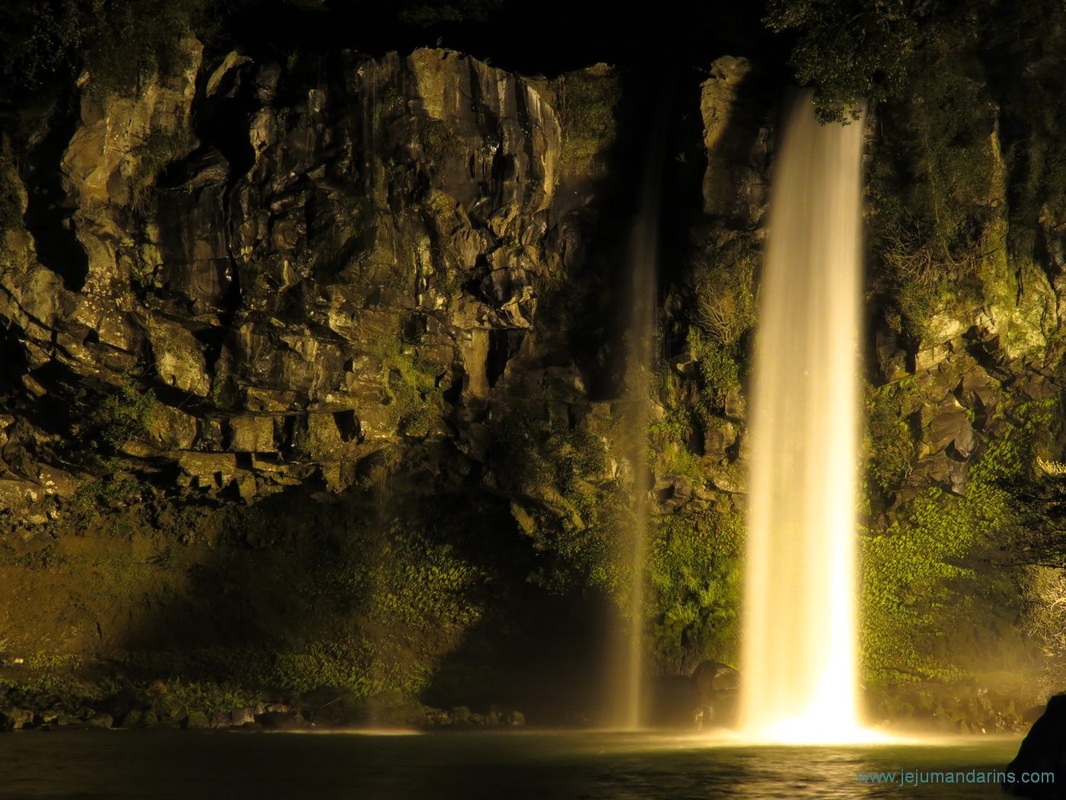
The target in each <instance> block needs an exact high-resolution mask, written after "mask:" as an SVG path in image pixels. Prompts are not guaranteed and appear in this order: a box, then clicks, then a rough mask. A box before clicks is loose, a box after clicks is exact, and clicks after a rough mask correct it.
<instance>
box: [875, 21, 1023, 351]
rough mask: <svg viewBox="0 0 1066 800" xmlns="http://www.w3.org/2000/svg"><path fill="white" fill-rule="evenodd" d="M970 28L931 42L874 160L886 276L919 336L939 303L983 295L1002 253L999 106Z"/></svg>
mask: <svg viewBox="0 0 1066 800" xmlns="http://www.w3.org/2000/svg"><path fill="white" fill-rule="evenodd" d="M963 34H964V32H960V31H951V30H948V29H946V28H945V29H944V30H943V32H942V34H941V35H939V36H937V37H936V38H934V39H932V40H931V41H930V42H929V43H928V44H927V46H926V47H925V48H923V50H922V52H921V54H920V57H919V58H918V59H917V62H916V66H915V71H914V75H913V77H912V78H911V79H910V82H909V92H908V95H907V97H906V98H905V99H901V100H899V101H895V102H891V103H888V104H886V105H885V106H884V107H883V108H882V109H881V111H880V119H881V123H882V130H883V135H882V137H881V138H880V139H879V140H878V141H877V143H876V145H875V148H874V151H873V153H872V159H871V164H872V169H871V173H870V178H869V186H870V201H871V207H872V211H873V214H872V216H871V219H870V227H871V233H872V239H873V241H874V247H875V252H876V255H877V257H878V261H879V262H880V269H879V270H878V276H877V279H876V280H877V281H878V282H880V284H881V287H882V288H883V289H884V290H885V291H886V292H887V293H890V294H892V295H893V296H894V297H896V298H897V300H898V302H899V304H900V307H901V311H902V315H903V323H904V326H905V328H906V329H907V330H908V332H910V333H912V334H916V335H919V336H920V335H921V334H922V333H923V331H924V325H925V323H926V321H927V320H928V319H929V318H930V317H931V316H932V315H933V314H935V313H936V312H937V311H939V310H941V309H942V308H944V307H945V306H949V305H960V304H966V303H968V302H975V301H976V298H978V297H980V296H981V292H982V278H984V279H993V280H994V279H995V273H996V272H997V271H998V270H995V269H993V270H991V271H990V270H989V269H986V268H985V264H986V262H988V261H989V260H990V259H992V260H994V259H995V258H997V253H999V252H1001V251H1002V241H1001V239H1002V233H1001V232H1000V231H999V230H998V229H997V227H996V226H995V225H994V224H993V223H994V222H995V220H996V218H997V212H996V211H995V208H996V206H997V204H998V203H999V202H1000V201H1001V199H1002V198H1001V197H1000V194H1001V192H1002V189H1001V187H1000V185H999V182H1000V180H1001V176H1000V175H999V173H1000V171H1001V169H1000V166H999V156H998V153H997V152H996V145H995V143H994V140H993V138H992V134H993V132H994V131H995V129H996V109H995V106H994V104H993V103H992V101H991V98H990V97H989V95H988V92H987V88H986V86H985V83H984V76H983V70H982V66H981V64H980V62H979V60H978V58H977V56H976V53H975V51H974V47H973V43H972V41H970V40H969V39H968V38H966V37H965V36H964V35H963Z"/></svg>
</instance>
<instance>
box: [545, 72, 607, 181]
mask: <svg viewBox="0 0 1066 800" xmlns="http://www.w3.org/2000/svg"><path fill="white" fill-rule="evenodd" d="M556 94H557V100H556V104H557V105H556V108H557V110H558V112H559V122H560V124H561V126H562V132H563V151H562V155H561V157H560V162H561V165H562V168H563V170H564V171H565V172H583V171H587V170H588V169H589V166H590V162H591V161H592V160H593V159H594V158H596V157H597V156H598V155H600V154H601V153H603V152H605V151H606V150H607V148H608V147H609V146H610V144H611V143H612V142H613V141H614V137H615V127H616V122H615V113H614V112H615V108H616V106H617V105H618V102H619V100H620V99H621V96H622V88H621V85H620V84H619V81H618V78H617V77H616V76H615V75H613V74H611V73H605V72H603V71H602V70H599V69H596V68H593V69H588V70H582V71H580V72H571V73H568V74H566V75H564V76H563V77H562V78H560V81H559V87H558V89H557V92H556Z"/></svg>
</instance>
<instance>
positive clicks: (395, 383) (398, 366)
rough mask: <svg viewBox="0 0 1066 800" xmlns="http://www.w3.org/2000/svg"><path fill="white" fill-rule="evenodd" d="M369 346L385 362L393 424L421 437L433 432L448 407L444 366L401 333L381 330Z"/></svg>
mask: <svg viewBox="0 0 1066 800" xmlns="http://www.w3.org/2000/svg"><path fill="white" fill-rule="evenodd" d="M367 350H368V352H369V353H370V354H371V355H373V356H374V357H375V358H376V359H377V360H378V361H379V362H380V363H381V365H382V389H383V390H384V392H385V394H386V396H387V397H388V406H389V410H390V422H391V423H392V425H394V426H395V427H396V429H397V430H398V431H399V432H400V433H401V434H402V435H404V436H409V437H412V438H419V439H421V438H425V437H426V436H428V435H430V434H431V433H432V432H433V431H434V430H436V428H437V426H438V425H439V421H440V416H441V413H442V412H443V407H444V399H443V393H444V390H445V389H446V388H447V385H446V383H445V380H444V370H443V368H442V367H440V366H439V365H437V364H434V363H432V362H430V361H429V360H427V359H426V358H425V357H424V356H423V355H422V354H421V352H420V351H419V350H418V348H417V346H415V345H414V344H411V343H408V342H405V341H404V340H403V338H402V337H401V336H400V335H399V334H396V335H395V336H394V335H390V334H389V333H388V332H386V331H381V332H379V333H378V334H377V335H376V336H374V337H373V338H372V339H371V340H370V341H369V342H368V346H367Z"/></svg>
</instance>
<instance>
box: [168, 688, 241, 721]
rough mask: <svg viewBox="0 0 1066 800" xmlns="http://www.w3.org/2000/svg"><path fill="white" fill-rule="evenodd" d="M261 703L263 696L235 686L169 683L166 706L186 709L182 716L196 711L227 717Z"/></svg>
mask: <svg viewBox="0 0 1066 800" xmlns="http://www.w3.org/2000/svg"><path fill="white" fill-rule="evenodd" d="M261 702H262V697H261V695H260V694H259V693H257V692H251V691H247V690H245V689H243V688H241V687H240V686H238V685H234V684H229V683H215V682H211V681H184V680H172V681H167V683H166V704H167V705H170V706H177V707H179V708H180V709H182V711H183V713H182V714H181V715H182V716H184V714H187V713H191V712H193V711H199V712H203V713H207V714H224V713H227V712H230V711H234V710H236V709H239V708H249V707H251V708H255V707H256V706H257V705H259V703H261Z"/></svg>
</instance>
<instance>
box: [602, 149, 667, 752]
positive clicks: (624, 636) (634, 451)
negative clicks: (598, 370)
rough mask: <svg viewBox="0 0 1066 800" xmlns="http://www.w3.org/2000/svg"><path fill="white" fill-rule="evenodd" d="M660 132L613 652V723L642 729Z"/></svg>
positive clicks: (633, 364) (631, 375) (633, 250)
mask: <svg viewBox="0 0 1066 800" xmlns="http://www.w3.org/2000/svg"><path fill="white" fill-rule="evenodd" d="M660 139H661V131H657V135H655V136H653V137H652V142H651V146H650V147H649V156H648V159H647V164H646V165H645V169H644V180H643V183H642V186H641V204H640V208H639V209H638V211H637V216H636V218H635V220H634V225H633V229H632V233H631V235H630V241H629V272H630V275H631V278H632V285H631V287H630V297H629V320H628V325H627V333H626V335H627V362H626V387H625V425H624V429H623V437H624V441H623V446H624V448H625V456H626V460H627V461H628V463H629V467H630V470H631V472H632V495H631V498H630V509H629V513H630V516H629V525H628V530H627V531H626V532H625V535H624V536H622V537H620V538H621V545H622V548H623V552H622V553H621V558H620V563H622V564H623V565H624V567H625V570H626V572H627V573H628V574H629V576H630V578H629V581H628V586H627V590H628V597H627V598H626V601H625V616H624V620H623V623H624V624H623V627H622V630H620V631H618V633H617V636H616V642H615V645H614V647H613V648H612V653H611V656H610V666H611V669H612V670H613V671H614V672H615V673H616V674H615V675H613V676H611V677H610V678H609V681H610V682H611V684H612V685H611V693H612V698H611V706H612V708H611V709H610V720H609V721H610V724H611V726H612V727H615V728H619V729H621V730H628V731H635V730H639V729H640V728H641V727H642V725H643V724H644V721H645V714H644V706H645V703H646V692H645V688H646V687H645V675H644V580H645V578H644V573H645V561H646V550H647V538H648V535H647V527H648V491H649V490H650V489H651V487H650V486H649V485H648V482H647V477H646V476H647V472H648V468H647V464H648V441H647V433H646V432H647V429H648V418H649V398H650V394H651V389H650V382H651V375H652V371H653V361H654V358H655V342H656V331H657V321H656V304H657V286H656V276H657V263H656V262H657V258H658V247H659V196H660V185H661V177H660V174H661V165H660V163H659V160H660V156H661V153H660V149H661V144H662V143H661V141H660Z"/></svg>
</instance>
